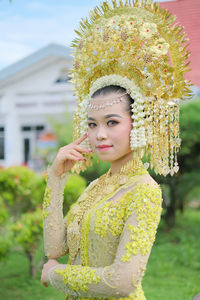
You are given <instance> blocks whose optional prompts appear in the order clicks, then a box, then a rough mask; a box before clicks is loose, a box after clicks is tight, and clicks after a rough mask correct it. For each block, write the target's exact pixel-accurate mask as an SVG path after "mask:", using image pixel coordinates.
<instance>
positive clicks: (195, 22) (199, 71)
mask: <svg viewBox="0 0 200 300" xmlns="http://www.w3.org/2000/svg"><path fill="white" fill-rule="evenodd" d="M160 6H162V7H163V8H166V9H168V10H169V11H170V12H171V13H172V14H173V15H176V16H177V19H176V21H177V22H180V24H181V25H182V26H184V31H185V32H186V33H187V35H188V38H189V39H190V42H189V43H190V46H189V47H188V49H190V51H191V55H190V61H191V63H190V68H191V69H192V71H191V72H188V73H186V76H185V77H186V79H189V80H191V82H192V83H193V84H195V85H198V86H200V0H176V1H167V2H163V3H160Z"/></svg>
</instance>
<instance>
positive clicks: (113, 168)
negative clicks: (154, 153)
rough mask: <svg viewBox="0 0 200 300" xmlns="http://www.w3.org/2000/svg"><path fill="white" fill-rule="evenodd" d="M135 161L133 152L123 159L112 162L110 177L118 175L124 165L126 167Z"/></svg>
mask: <svg viewBox="0 0 200 300" xmlns="http://www.w3.org/2000/svg"><path fill="white" fill-rule="evenodd" d="M131 160H133V152H129V153H128V154H126V155H125V156H123V157H120V159H118V160H115V161H112V162H111V163H110V170H111V172H110V175H111V176H112V175H114V174H116V173H117V172H118V171H119V170H120V169H121V167H122V166H123V165H125V164H126V163H127V162H128V161H131Z"/></svg>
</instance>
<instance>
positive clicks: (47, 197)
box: [43, 167, 68, 258]
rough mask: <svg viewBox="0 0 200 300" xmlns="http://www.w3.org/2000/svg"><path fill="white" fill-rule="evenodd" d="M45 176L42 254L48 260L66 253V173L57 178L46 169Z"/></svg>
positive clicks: (49, 169)
mask: <svg viewBox="0 0 200 300" xmlns="http://www.w3.org/2000/svg"><path fill="white" fill-rule="evenodd" d="M47 174H48V177H47V185H46V189H45V193H44V200H43V238H44V252H45V255H46V256H47V257H48V258H58V257H60V256H63V255H65V254H66V253H67V251H68V249H67V238H66V228H65V224H64V219H63V192H64V188H65V185H66V181H67V177H68V173H64V174H63V175H62V176H61V177H57V176H55V175H54V174H53V172H52V170H51V168H50V167H48V169H47Z"/></svg>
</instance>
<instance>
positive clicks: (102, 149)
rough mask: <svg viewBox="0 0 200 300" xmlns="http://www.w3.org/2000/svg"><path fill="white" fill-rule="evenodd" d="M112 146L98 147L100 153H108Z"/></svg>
mask: <svg viewBox="0 0 200 300" xmlns="http://www.w3.org/2000/svg"><path fill="white" fill-rule="evenodd" d="M111 147H112V146H109V145H101V146H97V149H98V150H99V151H106V150H109V149H110V148H111Z"/></svg>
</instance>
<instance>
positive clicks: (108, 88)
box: [92, 85, 134, 115]
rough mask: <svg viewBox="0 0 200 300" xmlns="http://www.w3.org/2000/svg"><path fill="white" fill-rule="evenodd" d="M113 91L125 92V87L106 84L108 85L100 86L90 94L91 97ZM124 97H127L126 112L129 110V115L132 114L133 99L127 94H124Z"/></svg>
mask: <svg viewBox="0 0 200 300" xmlns="http://www.w3.org/2000/svg"><path fill="white" fill-rule="evenodd" d="M115 92H116V93H119V94H125V93H126V89H125V88H123V87H121V86H118V85H108V86H105V87H103V88H100V89H98V90H97V91H96V92H94V94H93V95H92V98H95V97H97V96H106V95H108V94H111V93H115ZM124 97H125V98H126V99H127V102H128V105H127V112H129V113H130V115H132V112H131V104H133V103H134V99H132V98H131V96H130V95H129V94H126V95H124Z"/></svg>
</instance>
